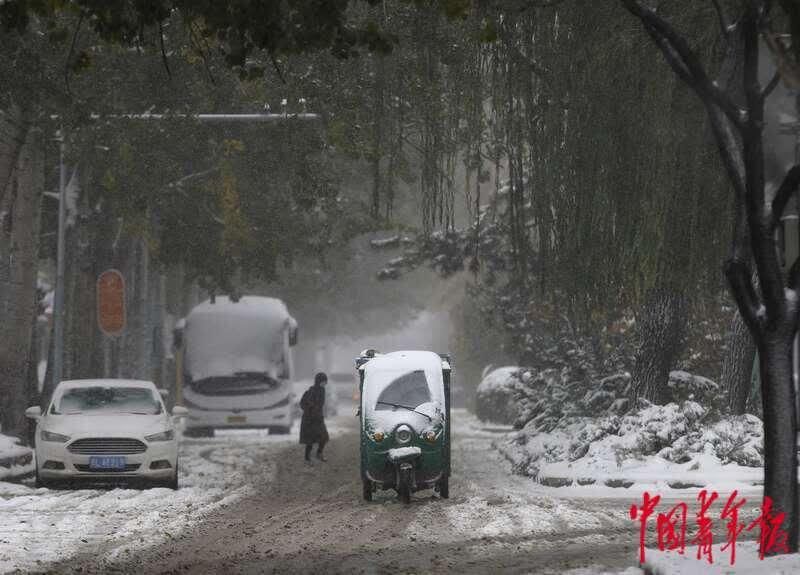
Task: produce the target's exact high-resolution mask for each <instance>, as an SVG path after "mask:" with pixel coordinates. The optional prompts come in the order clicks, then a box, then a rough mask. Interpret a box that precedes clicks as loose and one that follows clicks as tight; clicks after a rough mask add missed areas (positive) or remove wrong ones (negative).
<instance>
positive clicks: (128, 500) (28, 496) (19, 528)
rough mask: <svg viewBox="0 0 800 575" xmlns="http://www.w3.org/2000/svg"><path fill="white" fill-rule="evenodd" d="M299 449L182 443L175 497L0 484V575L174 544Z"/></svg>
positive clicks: (279, 439) (239, 440) (273, 441)
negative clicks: (279, 458) (284, 454)
mask: <svg viewBox="0 0 800 575" xmlns="http://www.w3.org/2000/svg"><path fill="white" fill-rule="evenodd" d="M296 441H297V438H296V436H295V435H291V436H269V435H268V434H267V433H266V432H259V431H247V432H233V431H231V432H222V433H219V434H218V436H217V437H215V438H213V439H186V440H184V441H183V442H182V444H181V451H180V468H179V469H180V485H181V488H180V489H179V490H178V491H171V490H169V489H161V488H159V489H146V490H137V489H121V488H116V489H113V488H112V489H109V488H105V489H103V488H96V489H76V490H50V489H35V488H34V487H32V486H29V485H18V484H12V483H3V482H0V517H2V521H0V572H3V573H4V572H9V571H14V570H20V571H28V570H32V569H37V568H44V567H46V566H47V565H48V564H49V563H51V562H61V561H64V560H66V559H68V558H70V557H73V556H75V555H80V554H84V553H97V554H98V555H102V556H106V557H109V558H115V557H123V556H125V555H127V554H130V553H131V552H132V551H133V550H141V549H142V547H145V546H148V545H154V544H157V543H161V542H163V541H165V540H169V539H171V538H174V537H175V536H176V535H177V534H178V533H180V532H181V531H182V530H184V529H186V528H187V527H190V526H193V525H196V524H197V523H199V522H200V521H202V519H203V517H204V516H205V515H206V514H208V513H209V512H211V511H213V510H214V509H216V508H219V507H223V506H225V505H229V504H231V503H233V502H234V501H237V500H238V499H240V498H241V497H242V496H244V495H245V494H247V493H248V491H249V490H250V489H251V485H250V483H249V480H250V478H252V477H258V478H259V481H262V482H263V481H269V480H270V479H271V478H272V477H274V474H275V463H274V462H275V458H274V457H271V455H272V454H274V453H279V452H280V451H281V450H282V449H284V448H285V447H286V446H287V444H288V443H289V442H296ZM256 461H257V462H258V464H257V465H258V467H259V468H258V469H257V470H254V469H253V467H254V466H255V465H256V463H255V462H256Z"/></svg>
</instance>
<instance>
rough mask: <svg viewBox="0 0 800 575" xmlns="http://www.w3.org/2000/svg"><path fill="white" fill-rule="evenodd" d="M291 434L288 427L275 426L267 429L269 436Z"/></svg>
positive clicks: (290, 429)
mask: <svg viewBox="0 0 800 575" xmlns="http://www.w3.org/2000/svg"><path fill="white" fill-rule="evenodd" d="M291 432H292V428H291V427H289V426H277V427H270V428H269V434H270V435H289V434H290V433H291Z"/></svg>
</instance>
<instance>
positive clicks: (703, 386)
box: [667, 371, 720, 406]
mask: <svg viewBox="0 0 800 575" xmlns="http://www.w3.org/2000/svg"><path fill="white" fill-rule="evenodd" d="M667 387H668V388H669V395H670V398H671V399H672V401H676V402H682V401H687V400H692V401H696V402H698V403H701V404H703V405H705V406H712V405H715V404H716V402H717V400H718V399H719V397H720V392H719V385H717V384H716V383H715V382H713V381H711V380H710V379H707V378H705V377H701V376H699V375H692V374H691V373H688V372H686V371H671V372H670V374H669V380H668V381H667Z"/></svg>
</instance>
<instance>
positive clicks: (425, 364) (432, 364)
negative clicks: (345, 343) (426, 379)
mask: <svg viewBox="0 0 800 575" xmlns="http://www.w3.org/2000/svg"><path fill="white" fill-rule="evenodd" d="M445 363H447V362H445V361H444V360H442V357H441V356H440V355H439V354H438V353H434V352H432V351H393V352H391V353H384V354H375V357H374V358H372V359H370V360H369V361H368V362H367V363H365V364H364V366H363V367H362V369H364V370H365V371H369V372H372V371H398V370H404V369H424V370H426V371H427V370H428V369H431V370H440V371H441V369H442V366H443V364H445Z"/></svg>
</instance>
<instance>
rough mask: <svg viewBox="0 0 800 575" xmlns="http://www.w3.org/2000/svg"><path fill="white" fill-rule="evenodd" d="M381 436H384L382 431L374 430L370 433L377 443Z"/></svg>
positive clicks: (381, 439) (381, 438)
mask: <svg viewBox="0 0 800 575" xmlns="http://www.w3.org/2000/svg"><path fill="white" fill-rule="evenodd" d="M383 438H384V435H383V432H382V431H376V432H375V433H373V434H372V439H373V440H374V441H377V442H378V443H380V442H381V441H383Z"/></svg>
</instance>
